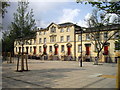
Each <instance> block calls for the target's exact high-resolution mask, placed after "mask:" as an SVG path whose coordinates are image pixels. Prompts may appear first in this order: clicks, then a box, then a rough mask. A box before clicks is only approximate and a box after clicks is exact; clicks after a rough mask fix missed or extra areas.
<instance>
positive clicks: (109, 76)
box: [98, 75, 116, 79]
mask: <svg viewBox="0 0 120 90" xmlns="http://www.w3.org/2000/svg"><path fill="white" fill-rule="evenodd" d="M98 77H104V78H113V79H115V78H116V76H114V75H100V76H98Z"/></svg>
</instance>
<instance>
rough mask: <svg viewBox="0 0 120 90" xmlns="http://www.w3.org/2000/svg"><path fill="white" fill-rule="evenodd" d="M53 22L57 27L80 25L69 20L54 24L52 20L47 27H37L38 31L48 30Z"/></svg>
mask: <svg viewBox="0 0 120 90" xmlns="http://www.w3.org/2000/svg"><path fill="white" fill-rule="evenodd" d="M52 24H55V25H57V26H58V28H62V27H67V26H75V27H80V26H78V25H76V24H74V23H71V22H66V23H61V24H56V23H54V22H52V23H51V24H50V25H49V26H48V27H47V28H39V29H38V31H43V30H48V28H49V27H50V26H51V25H52Z"/></svg>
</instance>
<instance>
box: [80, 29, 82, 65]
mask: <svg viewBox="0 0 120 90" xmlns="http://www.w3.org/2000/svg"><path fill="white" fill-rule="evenodd" d="M80 67H82V30H81V59H80Z"/></svg>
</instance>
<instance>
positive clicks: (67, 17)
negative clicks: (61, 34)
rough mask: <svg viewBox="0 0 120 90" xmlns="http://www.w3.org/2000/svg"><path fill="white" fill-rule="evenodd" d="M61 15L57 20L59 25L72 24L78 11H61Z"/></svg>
mask: <svg viewBox="0 0 120 90" xmlns="http://www.w3.org/2000/svg"><path fill="white" fill-rule="evenodd" d="M62 12H63V15H62V16H61V17H60V18H59V20H58V22H59V23H64V22H74V19H75V18H76V17H77V16H78V15H79V13H80V10H79V9H63V11H62Z"/></svg>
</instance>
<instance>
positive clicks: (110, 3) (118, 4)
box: [76, 0, 120, 16]
mask: <svg viewBox="0 0 120 90" xmlns="http://www.w3.org/2000/svg"><path fill="white" fill-rule="evenodd" d="M76 2H77V3H85V4H91V5H92V6H95V7H97V8H99V9H100V10H104V11H106V12H107V13H114V14H116V15H118V16H120V1H114V0H99V1H98V2H94V1H93V0H92V1H89V0H88V1H84V2H83V0H76Z"/></svg>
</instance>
